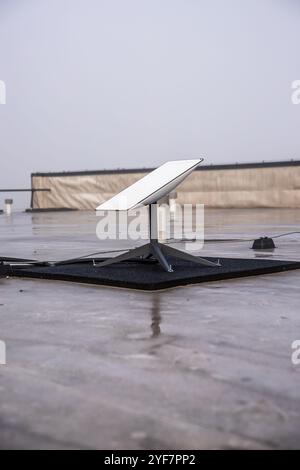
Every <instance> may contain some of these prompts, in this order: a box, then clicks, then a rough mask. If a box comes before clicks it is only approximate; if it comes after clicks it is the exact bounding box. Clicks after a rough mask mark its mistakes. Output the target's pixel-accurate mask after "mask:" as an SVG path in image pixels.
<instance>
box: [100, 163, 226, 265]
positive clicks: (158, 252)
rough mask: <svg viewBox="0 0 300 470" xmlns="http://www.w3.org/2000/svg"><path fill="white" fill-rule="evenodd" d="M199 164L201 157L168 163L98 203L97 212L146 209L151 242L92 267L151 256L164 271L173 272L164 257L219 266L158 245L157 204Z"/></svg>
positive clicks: (160, 244) (166, 246)
mask: <svg viewBox="0 0 300 470" xmlns="http://www.w3.org/2000/svg"><path fill="white" fill-rule="evenodd" d="M202 161H203V158H200V159H197V160H178V161H170V162H167V163H165V164H164V165H162V166H160V167H159V168H157V169H156V170H154V171H152V172H151V173H149V174H148V175H146V176H144V177H143V178H142V179H140V180H139V181H136V182H135V183H134V184H132V185H131V186H129V187H128V188H126V189H124V190H123V191H121V192H120V193H119V194H117V195H116V196H114V197H112V198H111V199H109V200H108V201H106V202H104V203H103V204H100V206H98V207H97V209H96V210H97V211H100V210H101V211H128V210H130V209H136V208H138V207H141V206H149V239H150V241H149V243H147V244H146V245H143V246H141V247H139V248H135V249H133V250H129V251H128V252H126V253H124V254H122V255H119V256H116V257H114V258H109V259H107V260H105V261H102V262H101V263H98V264H95V265H96V266H98V267H101V266H108V265H111V264H115V263H119V262H121V261H126V260H129V259H132V258H144V259H146V258H149V257H150V256H151V257H153V258H155V259H156V260H157V261H158V262H159V263H160V265H161V266H162V267H163V269H164V270H165V271H167V272H173V269H172V266H171V265H170V264H169V262H168V261H167V259H166V257H165V255H167V256H171V257H172V258H180V259H183V260H186V261H192V262H195V263H198V264H202V265H205V266H214V267H215V266H220V264H219V263H214V262H212V261H208V260H206V259H203V258H200V257H199V256H193V255H191V254H189V253H186V252H183V251H180V250H176V249H175V248H172V247H170V246H168V245H164V244H162V243H159V242H158V234H157V201H159V200H160V199H162V198H163V197H165V196H167V195H168V194H169V193H170V192H171V191H173V189H175V188H176V186H178V185H179V184H180V183H181V182H182V181H183V180H184V179H185V178H186V177H187V176H188V175H189V174H190V173H191V172H192V171H193V170H194V169H195V168H196V167H197V166H198V165H199V164H200V163H201V162H202Z"/></svg>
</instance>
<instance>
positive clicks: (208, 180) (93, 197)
mask: <svg viewBox="0 0 300 470" xmlns="http://www.w3.org/2000/svg"><path fill="white" fill-rule="evenodd" d="M149 171H151V169H147V170H136V169H133V170H113V171H95V172H72V173H35V174H32V188H33V189H50V191H49V192H48V191H47V192H34V193H33V198H32V208H33V209H46V208H61V207H64V208H73V209H81V210H89V209H95V208H96V207H97V206H98V205H99V204H100V203H101V202H104V201H105V200H107V199H109V198H110V197H112V196H114V195H115V194H117V193H118V192H120V191H121V190H122V189H124V188H126V187H127V186H129V185H131V184H132V183H134V182H135V181H137V180H138V179H140V178H141V177H142V176H144V175H145V174H146V173H147V172H149ZM177 193H178V202H180V203H190V204H196V203H201V204H205V205H206V206H207V207H215V208H251V207H289V208H297V207H300V161H289V162H272V163H258V164H241V165H219V166H209V167H207V166H206V167H205V166H202V167H199V169H198V170H196V171H194V172H193V173H192V174H191V175H190V176H189V177H188V178H187V179H186V180H185V181H184V182H183V183H182V184H181V185H180V186H178V188H177Z"/></svg>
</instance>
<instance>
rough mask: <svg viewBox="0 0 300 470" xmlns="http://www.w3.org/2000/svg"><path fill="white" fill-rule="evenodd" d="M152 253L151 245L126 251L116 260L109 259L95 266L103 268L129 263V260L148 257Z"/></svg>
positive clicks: (115, 258) (116, 257)
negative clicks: (124, 262) (123, 262)
mask: <svg viewBox="0 0 300 470" xmlns="http://www.w3.org/2000/svg"><path fill="white" fill-rule="evenodd" d="M149 253H150V250H149V244H148V245H144V246H140V247H138V248H135V249H134V250H129V251H126V253H123V254H122V255H119V256H115V257H114V258H108V259H107V260H105V261H101V262H100V263H95V264H94V266H96V267H97V268H101V267H102V266H109V265H111V264H115V263H119V262H121V261H127V260H129V259H133V258H138V257H140V256H147V255H148V254H149Z"/></svg>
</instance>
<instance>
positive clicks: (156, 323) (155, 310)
mask: <svg viewBox="0 0 300 470" xmlns="http://www.w3.org/2000/svg"><path fill="white" fill-rule="evenodd" d="M151 320H152V323H151V329H152V337H153V338H156V337H157V336H159V335H160V333H161V331H160V323H161V314H160V296H159V295H153V305H152V309H151Z"/></svg>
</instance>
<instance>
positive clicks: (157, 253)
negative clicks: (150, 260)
mask: <svg viewBox="0 0 300 470" xmlns="http://www.w3.org/2000/svg"><path fill="white" fill-rule="evenodd" d="M160 246H162V245H159V244H158V243H151V251H152V254H153V256H154V257H155V258H156V259H157V260H158V261H159V264H160V265H161V266H162V267H163V268H164V270H165V271H167V272H168V273H172V272H173V269H172V266H171V265H170V264H169V263H168V261H167V260H166V258H165V257H164V255H163V253H162V251H161V249H160Z"/></svg>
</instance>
